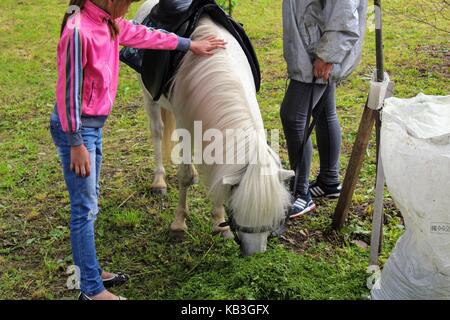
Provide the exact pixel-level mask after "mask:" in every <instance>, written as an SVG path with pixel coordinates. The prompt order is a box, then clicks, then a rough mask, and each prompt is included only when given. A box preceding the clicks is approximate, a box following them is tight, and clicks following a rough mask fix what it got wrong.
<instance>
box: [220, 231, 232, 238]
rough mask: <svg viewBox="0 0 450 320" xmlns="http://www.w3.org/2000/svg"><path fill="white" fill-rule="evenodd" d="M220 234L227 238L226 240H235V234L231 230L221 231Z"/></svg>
mask: <svg viewBox="0 0 450 320" xmlns="http://www.w3.org/2000/svg"><path fill="white" fill-rule="evenodd" d="M220 236H221V237H222V238H224V239H226V240H233V239H234V234H233V232H231V231H230V230H227V231H223V232H221V233H220Z"/></svg>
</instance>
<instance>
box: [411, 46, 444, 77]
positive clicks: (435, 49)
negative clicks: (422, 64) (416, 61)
mask: <svg viewBox="0 0 450 320" xmlns="http://www.w3.org/2000/svg"><path fill="white" fill-rule="evenodd" d="M415 52H417V53H423V52H424V53H426V54H427V55H429V56H430V57H431V58H438V59H440V60H441V63H440V64H435V65H434V66H433V67H432V68H431V70H426V69H424V68H419V69H418V71H419V72H420V73H421V74H422V75H426V74H428V72H430V71H431V72H433V73H438V74H440V75H442V76H444V77H446V78H449V77H450V50H449V48H448V47H442V46H438V45H418V46H417V47H416V48H415Z"/></svg>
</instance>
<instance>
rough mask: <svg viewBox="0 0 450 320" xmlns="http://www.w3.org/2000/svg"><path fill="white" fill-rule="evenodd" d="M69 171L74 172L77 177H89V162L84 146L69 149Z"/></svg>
mask: <svg viewBox="0 0 450 320" xmlns="http://www.w3.org/2000/svg"><path fill="white" fill-rule="evenodd" d="M70 170H72V171H75V173H76V175H77V176H79V177H89V176H90V174H91V161H90V157H89V152H88V151H87V149H86V147H85V145H84V144H82V145H80V146H76V147H71V148H70Z"/></svg>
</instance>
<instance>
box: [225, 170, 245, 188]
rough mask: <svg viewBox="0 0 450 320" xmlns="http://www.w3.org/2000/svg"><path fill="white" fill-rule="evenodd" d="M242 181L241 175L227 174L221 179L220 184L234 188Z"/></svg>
mask: <svg viewBox="0 0 450 320" xmlns="http://www.w3.org/2000/svg"><path fill="white" fill-rule="evenodd" d="M241 179H242V175H241V174H239V173H235V174H229V175H226V176H224V177H223V178H222V182H223V184H229V185H231V186H234V185H236V184H239V182H241Z"/></svg>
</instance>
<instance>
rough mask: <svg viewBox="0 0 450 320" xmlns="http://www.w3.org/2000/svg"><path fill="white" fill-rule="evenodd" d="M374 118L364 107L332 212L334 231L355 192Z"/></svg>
mask: <svg viewBox="0 0 450 320" xmlns="http://www.w3.org/2000/svg"><path fill="white" fill-rule="evenodd" d="M376 117H377V111H375V110H372V109H370V108H368V107H367V105H366V106H365V107H364V113H363V115H362V118H361V122H360V124H359V129H358V135H357V137H356V141H355V144H354V145H353V151H352V155H351V157H350V162H349V164H348V167H347V171H346V173H345V179H344V183H343V185H342V191H341V196H340V197H339V200H338V203H337V206H336V209H335V211H334V218H333V228H334V229H335V230H340V229H341V228H342V226H343V225H344V224H345V221H346V220H347V215H348V209H349V208H350V204H351V202H352V197H353V193H354V192H355V188H356V184H357V182H358V177H359V173H360V171H361V167H362V163H363V161H364V156H365V154H366V149H367V146H368V145H369V140H370V137H371V133H372V128H373V125H374V123H375V119H376Z"/></svg>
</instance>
